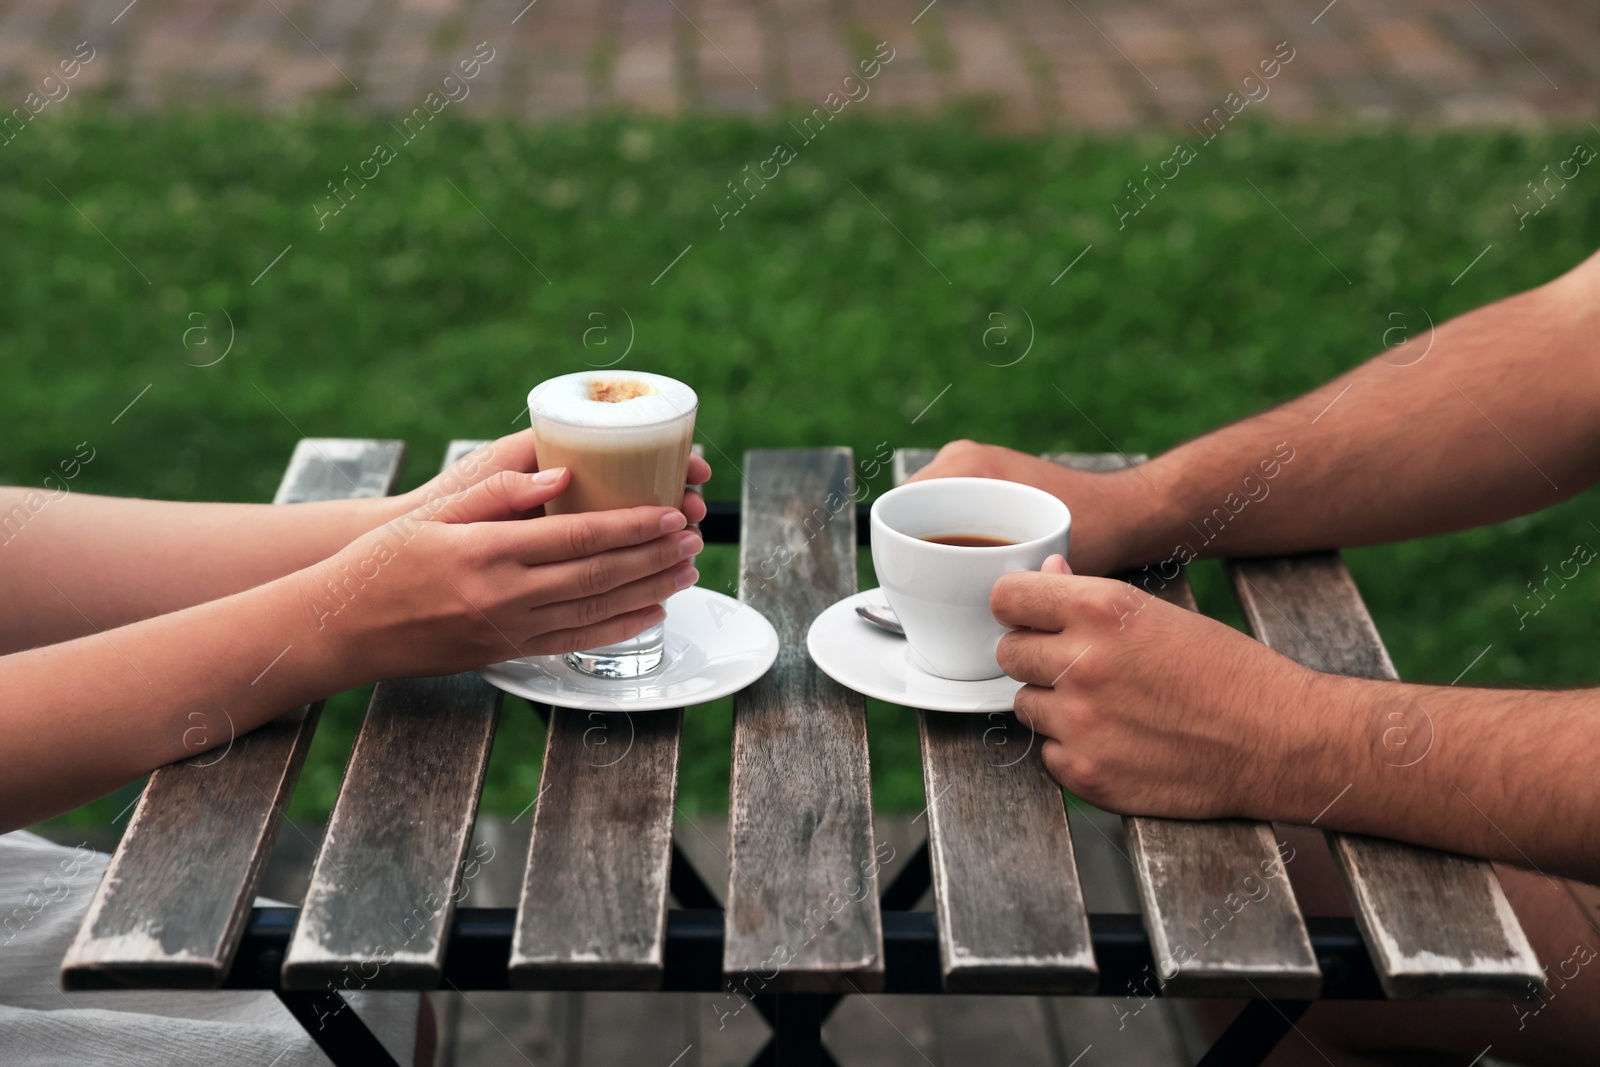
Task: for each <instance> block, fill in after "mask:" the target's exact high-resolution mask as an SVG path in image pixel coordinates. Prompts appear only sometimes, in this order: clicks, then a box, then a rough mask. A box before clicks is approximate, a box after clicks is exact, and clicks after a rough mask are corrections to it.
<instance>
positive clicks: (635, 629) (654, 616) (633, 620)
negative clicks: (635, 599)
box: [522, 604, 667, 656]
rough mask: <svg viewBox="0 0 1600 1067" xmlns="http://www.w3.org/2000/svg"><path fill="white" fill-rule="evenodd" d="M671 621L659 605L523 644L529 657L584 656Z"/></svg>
mask: <svg viewBox="0 0 1600 1067" xmlns="http://www.w3.org/2000/svg"><path fill="white" fill-rule="evenodd" d="M666 617H667V609H666V608H664V607H662V606H661V605H659V604H653V605H651V606H650V607H648V608H640V609H639V610H638V611H630V612H628V613H627V614H626V615H618V616H615V617H614V618H610V619H607V620H606V621H605V622H602V623H598V624H596V625H594V626H581V627H577V628H575V629H570V630H555V631H553V632H551V633H547V634H540V635H539V636H538V637H535V638H532V639H531V640H528V641H524V642H523V643H522V650H523V655H525V656H554V655H556V654H558V653H561V652H581V651H583V650H584V649H586V648H600V647H601V646H603V645H614V644H616V643H617V642H619V641H626V640H628V639H629V638H630V637H638V636H639V635H640V634H641V633H643V632H644V631H646V630H648V629H649V628H650V627H652V626H654V625H655V624H656V623H658V622H660V621H662V620H663V619H665V618H666Z"/></svg>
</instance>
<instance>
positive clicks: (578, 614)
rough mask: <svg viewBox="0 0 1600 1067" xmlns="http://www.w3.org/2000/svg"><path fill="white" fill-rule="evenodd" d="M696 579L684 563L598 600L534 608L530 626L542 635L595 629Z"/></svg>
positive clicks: (599, 596) (599, 597)
mask: <svg viewBox="0 0 1600 1067" xmlns="http://www.w3.org/2000/svg"><path fill="white" fill-rule="evenodd" d="M699 577H700V572H699V571H697V570H695V568H694V565H693V564H691V563H689V562H688V561H684V562H683V563H680V564H678V565H676V566H674V567H672V568H670V569H668V570H664V571H660V572H658V573H655V574H650V575H647V576H646V577H644V578H640V579H638V580H637V581H633V582H629V583H628V584H626V585H620V586H617V587H616V588H615V589H612V590H611V591H609V592H606V593H601V594H600V595H598V596H590V597H582V598H578V599H574V600H563V601H561V602H560V603H556V604H547V605H545V606H544V607H539V608H534V609H533V623H534V626H535V627H536V628H537V629H540V630H545V631H552V630H570V629H578V628H581V627H584V626H595V625H598V624H600V623H602V622H605V621H606V620H607V619H611V618H614V617H616V616H618V615H626V614H627V613H628V612H630V611H638V610H639V609H641V608H648V607H650V606H651V605H652V604H659V603H661V602H662V601H664V600H666V599H667V598H668V597H669V596H671V595H672V594H674V593H676V592H678V591H679V590H682V589H687V588H688V587H689V586H691V585H693V584H694V583H695V581H696V580H698V579H699Z"/></svg>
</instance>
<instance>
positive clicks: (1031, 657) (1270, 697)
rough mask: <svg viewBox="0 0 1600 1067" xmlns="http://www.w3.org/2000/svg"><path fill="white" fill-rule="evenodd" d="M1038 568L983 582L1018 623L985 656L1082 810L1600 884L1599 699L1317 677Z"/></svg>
mask: <svg viewBox="0 0 1600 1067" xmlns="http://www.w3.org/2000/svg"><path fill="white" fill-rule="evenodd" d="M1054 559H1055V560H1057V561H1058V560H1059V559H1060V557H1054ZM1051 569H1052V567H1051V565H1050V564H1046V570H1047V571H1048V570H1051ZM1054 569H1055V570H1056V571H1057V573H1055V574H1048V573H1047V574H1037V573H1033V574H1028V573H1022V574H1011V575H1007V576H1006V577H1005V578H1002V579H1001V580H1000V582H998V583H997V584H996V585H995V589H994V594H993V596H992V597H991V600H990V603H991V606H992V607H993V609H994V612H995V617H996V618H998V619H999V620H1000V621H1001V622H1003V623H1005V624H1007V625H1009V626H1017V627H1022V629H1018V630H1015V631H1013V632H1012V633H1009V634H1007V635H1006V636H1005V637H1004V638H1003V639H1002V640H1001V642H1000V647H999V651H998V656H999V661H1000V665H1001V667H1003V668H1004V669H1005V671H1006V673H1007V674H1009V675H1011V676H1012V677H1013V678H1016V679H1018V680H1020V681H1023V682H1026V683H1028V684H1027V685H1025V686H1024V687H1023V689H1022V691H1021V692H1020V693H1019V694H1018V695H1017V698H1016V710H1017V715H1018V717H1019V718H1021V719H1022V721H1023V722H1025V723H1027V724H1029V725H1030V726H1031V727H1032V728H1033V729H1034V730H1035V731H1037V733H1038V734H1039V736H1040V737H1041V738H1042V739H1043V743H1042V745H1041V749H1040V752H1041V755H1042V757H1043V759H1044V764H1045V766H1046V767H1047V768H1048V769H1049V771H1050V773H1051V774H1052V775H1053V776H1054V777H1055V778H1056V780H1057V781H1059V782H1061V784H1063V785H1064V786H1066V787H1067V788H1068V789H1071V790H1072V791H1073V792H1074V793H1076V794H1077V795H1078V796H1081V797H1083V798H1084V799H1085V800H1088V801H1089V802H1090V803H1092V804H1095V805H1098V806H1100V807H1102V808H1105V809H1106V810H1108V811H1115V812H1120V813H1123V814H1128V815H1157V816H1166V817H1172V818H1188V819H1197V818H1207V819H1210V818H1234V817H1237V818H1250V819H1266V820H1274V821H1279V822H1287V823H1294V824H1298V825H1301V826H1305V825H1310V824H1312V823H1313V822H1315V825H1316V826H1318V827H1320V828H1322V829H1327V830H1346V831H1351V832H1355V833H1364V834H1373V835H1377V836H1380V837H1389V838H1394V839H1397V840H1401V841H1410V842H1414V843H1417V844H1422V845H1431V846H1433V847H1436V848H1442V849H1446V850H1449V851H1454V852H1462V853H1466V854H1469V855H1476V856H1485V857H1488V858H1490V859H1497V860H1504V861H1506V862H1508V863H1512V864H1516V865H1519V866H1524V867H1533V868H1536V869H1538V870H1541V871H1544V872H1546V873H1548V874H1552V875H1560V876H1564V877H1573V878H1578V879H1581V880H1584V881H1587V882H1591V883H1594V882H1600V777H1597V776H1596V775H1595V774H1594V768H1593V759H1592V755H1591V754H1592V753H1593V752H1595V751H1596V750H1597V749H1600V693H1597V692H1595V691H1594V690H1571V691H1541V692H1516V691H1511V690H1504V691H1497V690H1492V689H1462V688H1456V687H1451V686H1425V685H1406V684H1402V683H1399V682H1381V681H1372V680H1368V679H1361V678H1346V677H1342V676H1339V675H1331V674H1323V673H1321V672H1318V671H1313V670H1310V669H1309V668H1306V667H1302V666H1301V665H1299V664H1298V663H1295V662H1294V661H1293V660H1290V659H1288V658H1287V657H1285V656H1282V655H1279V654H1278V653H1276V652H1273V651H1272V650H1271V649H1269V648H1267V647H1266V646H1265V645H1262V644H1261V643H1260V642H1258V641H1255V640H1252V639H1251V638H1249V637H1247V636H1245V635H1244V634H1242V633H1239V632H1238V631H1237V630H1234V629H1232V628H1231V627H1228V626H1226V625H1224V624H1222V623H1220V622H1217V621H1215V620H1214V619H1208V618H1206V617H1205V616H1203V615H1199V614H1197V613H1195V612H1192V611H1186V610H1184V609H1182V608H1179V607H1176V606H1174V605H1172V604H1168V603H1166V602H1165V601H1162V600H1159V599H1156V598H1155V597H1150V596H1147V595H1146V594H1144V593H1142V592H1140V591H1138V590H1137V589H1136V588H1134V587H1131V586H1129V585H1127V584H1125V583H1122V582H1115V581H1109V580H1107V579H1104V578H1087V577H1076V576H1070V575H1061V574H1060V573H1059V567H1056V568H1054ZM1396 730H1399V731H1403V733H1404V736H1403V738H1397V737H1396V735H1395V731H1396ZM1397 741H1403V744H1404V748H1403V751H1405V752H1406V753H1407V756H1406V759H1405V760H1404V761H1398V762H1397V761H1396V759H1395V756H1396V753H1397V751H1402V749H1401V748H1399V747H1398V745H1397ZM1414 749H1415V751H1417V752H1420V753H1423V754H1422V755H1421V756H1420V757H1413V756H1411V755H1410V753H1411V752H1412V751H1413V750H1414Z"/></svg>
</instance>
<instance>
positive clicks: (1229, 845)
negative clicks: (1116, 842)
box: [1050, 452, 1322, 999]
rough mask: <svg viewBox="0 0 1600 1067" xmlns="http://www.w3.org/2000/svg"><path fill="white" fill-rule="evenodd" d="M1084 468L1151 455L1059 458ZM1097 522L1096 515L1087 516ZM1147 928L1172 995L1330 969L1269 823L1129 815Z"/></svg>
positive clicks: (1301, 985) (1184, 594)
mask: <svg viewBox="0 0 1600 1067" xmlns="http://www.w3.org/2000/svg"><path fill="white" fill-rule="evenodd" d="M1050 458H1051V459H1054V460H1055V461H1056V462H1057V463H1061V464H1064V465H1066V466H1069V467H1075V468H1077V469H1079V470H1100V471H1110V470H1120V469H1122V468H1123V467H1126V466H1127V465H1128V464H1129V463H1130V462H1132V463H1142V462H1144V457H1143V456H1123V455H1121V454H1119V453H1115V452H1109V453H1101V454H1075V455H1061V456H1052V457H1050ZM1084 521H1086V522H1092V521H1093V516H1086V517H1085V520H1084ZM1119 577H1121V578H1123V579H1125V580H1127V581H1130V582H1133V583H1134V584H1135V585H1136V586H1138V587H1139V588H1140V589H1143V590H1145V591H1147V592H1149V593H1151V594H1153V595H1155V596H1157V597H1160V598H1161V599H1162V600H1165V601H1168V602H1169V603H1172V604H1176V605H1178V606H1179V607H1183V608H1187V609H1189V610H1190V611H1198V610H1199V605H1198V604H1196V603H1195V599H1194V593H1193V592H1191V591H1190V589H1189V579H1188V576H1187V575H1185V574H1183V573H1182V572H1181V571H1180V572H1179V573H1178V575H1177V577H1176V578H1171V579H1166V578H1164V577H1163V575H1162V574H1161V573H1158V572H1157V571H1154V570H1150V571H1144V572H1138V573H1131V574H1124V575H1120V576H1119ZM1123 830H1124V832H1125V834H1126V835H1127V839H1128V852H1129V859H1131V860H1132V862H1133V869H1134V877H1135V880H1136V882H1137V884H1138V887H1139V898H1140V901H1141V902H1142V903H1143V905H1144V916H1145V927H1146V929H1147V930H1149V932H1150V944H1151V948H1152V950H1153V952H1154V955H1155V959H1156V965H1157V971H1158V977H1159V978H1160V981H1161V985H1162V988H1163V989H1164V990H1166V992H1167V993H1168V994H1169V995H1171V996H1240V997H1257V996H1269V997H1282V998H1289V999H1298V998H1310V997H1314V996H1316V995H1317V992H1318V991H1319V990H1320V989H1321V986H1322V973H1321V971H1320V970H1319V969H1318V967H1317V957H1316V953H1315V952H1314V951H1313V950H1312V948H1311V937H1310V934H1309V933H1308V932H1307V931H1306V924H1305V920H1304V918H1302V917H1301V914H1300V905H1299V903H1298V901H1296V899H1295V895H1294V889H1293V887H1292V886H1291V885H1290V884H1289V878H1288V872H1287V871H1286V870H1285V869H1284V866H1283V862H1282V860H1281V858H1280V856H1279V852H1278V845H1277V840H1276V838H1275V837H1274V835H1273V833H1272V826H1271V824H1269V823H1264V822H1253V821H1246V820H1240V819H1223V820H1212V821H1205V822H1196V821H1189V820H1183V819H1155V818H1145V817H1136V818H1127V819H1124V820H1123Z"/></svg>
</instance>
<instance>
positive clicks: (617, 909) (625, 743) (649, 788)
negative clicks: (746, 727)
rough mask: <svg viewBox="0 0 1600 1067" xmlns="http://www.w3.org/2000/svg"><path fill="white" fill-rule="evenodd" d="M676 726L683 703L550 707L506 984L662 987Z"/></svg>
mask: <svg viewBox="0 0 1600 1067" xmlns="http://www.w3.org/2000/svg"><path fill="white" fill-rule="evenodd" d="M694 451H695V453H696V454H699V453H700V451H701V449H700V446H699V445H695V446H694ZM682 733H683V712H682V710H681V709H679V710H673V711H649V712H639V713H636V714H629V713H627V712H612V711H603V710H596V709H583V710H571V709H566V708H554V709H552V710H551V713H550V730H549V734H548V739H547V740H546V742H545V750H544V764H543V768H542V770H541V771H540V773H539V795H538V796H537V797H535V799H534V805H535V806H534V812H533V833H532V836H531V839H530V840H529V844H528V859H527V865H526V870H525V872H524V875H523V880H522V899H521V901H520V910H519V911H518V914H517V930H516V934H515V936H514V937H513V939H512V945H511V979H510V980H511V984H512V985H513V986H515V987H518V988H525V989H568V988H571V989H656V988H659V987H660V985H661V978H662V966H663V952H664V948H665V945H666V930H667V894H668V875H669V873H670V871H671V867H672V817H673V813H674V812H675V811H676V810H677V796H678V741H679V738H680V737H681V736H682Z"/></svg>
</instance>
